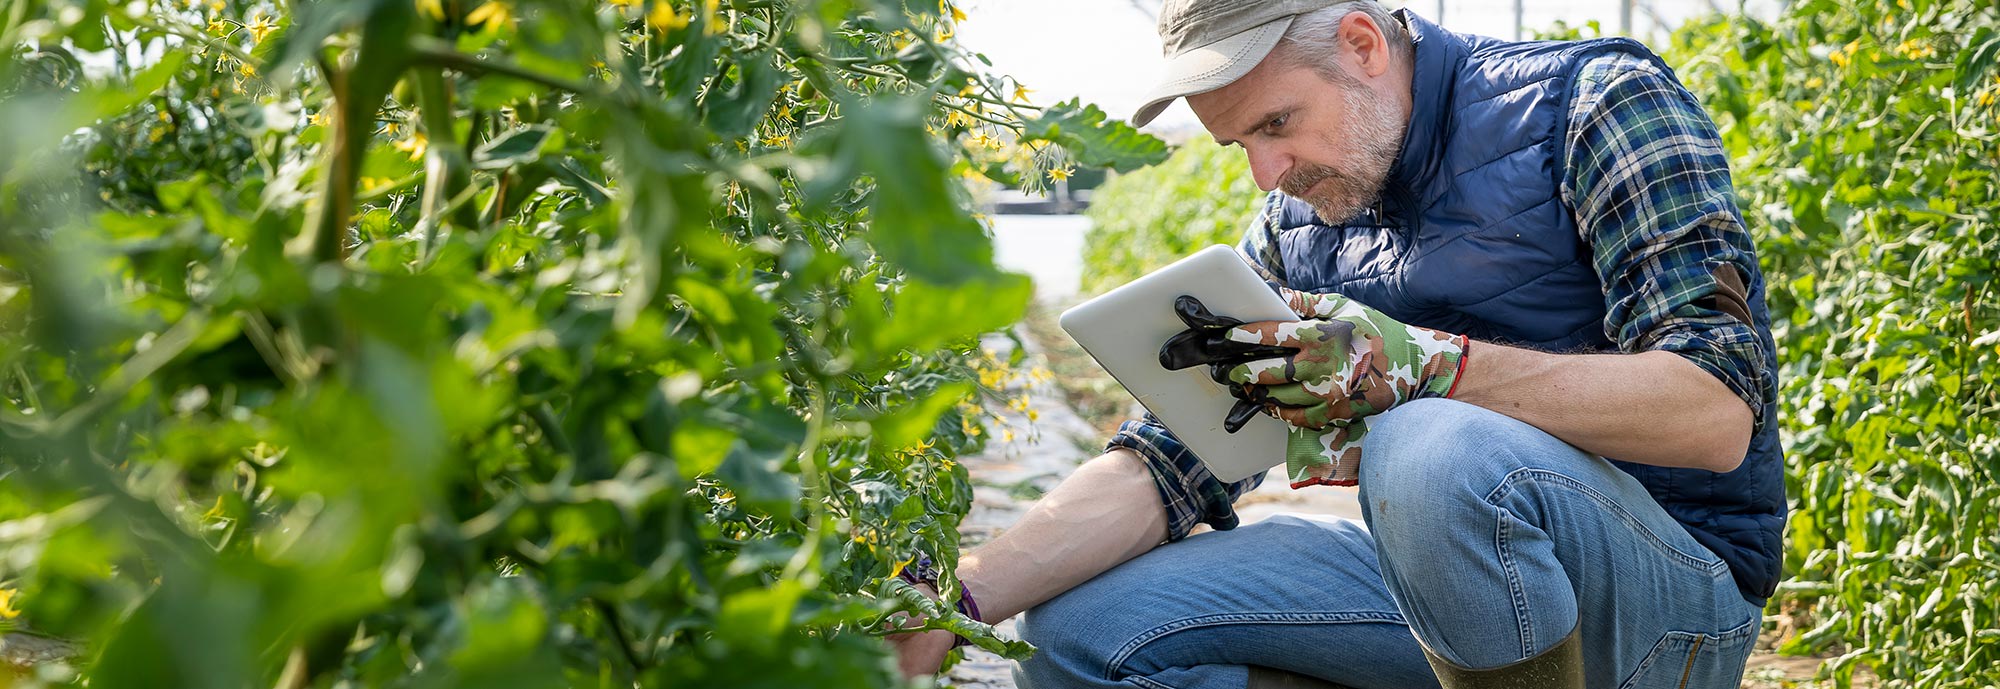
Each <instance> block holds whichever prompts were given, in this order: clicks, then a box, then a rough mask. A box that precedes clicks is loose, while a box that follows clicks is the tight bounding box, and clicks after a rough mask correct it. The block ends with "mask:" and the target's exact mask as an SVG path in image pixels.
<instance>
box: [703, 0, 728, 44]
mask: <svg viewBox="0 0 2000 689" xmlns="http://www.w3.org/2000/svg"><path fill="white" fill-rule="evenodd" d="M721 9H722V0H702V3H701V20H702V26H703V27H704V29H705V33H707V34H708V35H710V36H714V35H716V34H719V33H722V29H723V26H722V22H720V21H716V19H715V15H716V13H717V12H719V11H721Z"/></svg>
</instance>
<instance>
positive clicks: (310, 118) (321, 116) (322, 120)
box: [306, 110, 333, 127]
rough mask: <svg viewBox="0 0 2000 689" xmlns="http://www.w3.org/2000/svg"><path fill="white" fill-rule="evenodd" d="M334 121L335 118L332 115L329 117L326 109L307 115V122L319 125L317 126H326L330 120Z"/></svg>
mask: <svg viewBox="0 0 2000 689" xmlns="http://www.w3.org/2000/svg"><path fill="white" fill-rule="evenodd" d="M332 121H333V118H331V117H327V116H326V111H325V110H321V111H319V112H316V113H313V114H311V115H307V116H306V124H310V125H317V126H321V127H324V126H326V125H327V123H329V122H332Z"/></svg>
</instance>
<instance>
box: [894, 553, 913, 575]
mask: <svg viewBox="0 0 2000 689" xmlns="http://www.w3.org/2000/svg"><path fill="white" fill-rule="evenodd" d="M916 561H917V556H915V555H911V556H910V559H908V560H904V561H902V562H898V563H896V567H895V568H894V569H891V570H889V578H891V579H894V578H896V577H899V576H902V574H903V568H904V567H908V566H910V563H912V562H916Z"/></svg>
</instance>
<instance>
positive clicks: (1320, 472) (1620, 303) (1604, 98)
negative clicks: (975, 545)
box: [892, 0, 1785, 689]
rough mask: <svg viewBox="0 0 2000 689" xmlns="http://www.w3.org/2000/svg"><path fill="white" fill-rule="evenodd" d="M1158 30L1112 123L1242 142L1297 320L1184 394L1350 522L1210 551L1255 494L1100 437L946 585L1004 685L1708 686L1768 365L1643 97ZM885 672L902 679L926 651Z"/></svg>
mask: <svg viewBox="0 0 2000 689" xmlns="http://www.w3.org/2000/svg"><path fill="white" fill-rule="evenodd" d="M1160 34H1161V38H1162V40H1163V42H1164V43H1165V48H1166V50H1165V52H1166V54H1167V56H1168V58H1169V72H1170V76H1169V78H1168V80H1167V81H1166V83H1164V84H1163V85H1162V86H1161V87H1160V89H1159V90H1158V91H1157V92H1156V94H1155V95H1156V96H1157V98H1156V99H1155V100H1154V101H1153V102H1152V103H1150V104H1148V105H1147V106H1146V107H1145V108H1144V109H1142V110H1141V111H1140V113H1139V115H1138V117H1137V118H1135V121H1136V122H1137V123H1139V124H1143V123H1145V122H1146V121H1147V120H1149V119H1151V118H1152V117H1153V116H1155V115H1157V114H1158V113H1159V111H1160V110H1161V109H1162V108H1164V107H1165V105H1166V104H1168V103H1170V102H1171V101H1172V100H1173V99H1174V98H1179V97H1184V98H1186V99H1187V101H1188V104H1189V106H1190V107H1191V108H1192V109H1193V110H1194V112H1195V114H1196V115H1197V116H1198V117H1199V118H1200V119H1201V122H1202V124H1203V126H1204V127H1205V128H1206V129H1207V130H1208V131H1209V132H1210V133H1211V134H1213V135H1214V136H1215V137H1216V138H1217V139H1218V140H1219V141H1222V142H1223V143H1227V144H1233V145H1238V146H1241V147H1242V148H1243V150H1244V153H1245V154H1246V155H1247V156H1248V157H1249V161H1250V167H1251V171H1252V174H1253V175H1254V176H1255V177H1256V180H1257V184H1258V186H1260V187H1262V188H1264V189H1266V190H1272V189H1276V190H1278V193H1274V194H1272V195H1271V197H1270V199H1269V201H1268V203H1267V205H1266V207H1265V211H1264V212H1263V213H1261V214H1260V215H1259V216H1258V218H1257V219H1256V220H1255V222H1253V223H1252V224H1251V227H1250V228H1249V230H1248V231H1247V232H1246V236H1245V238H1244V241H1243V243H1242V248H1243V251H1244V254H1245V257H1246V258H1247V259H1248V260H1249V261H1251V263H1252V264H1253V265H1255V266H1257V267H1258V268H1259V269H1260V270H1261V271H1263V272H1265V274H1266V276H1267V277H1269V278H1271V279H1272V280H1274V281H1277V282H1280V283H1282V284H1284V285H1285V287H1287V288H1288V290H1287V292H1286V294H1287V296H1288V298H1290V299H1291V300H1292V301H1293V304H1294V306H1295V308H1297V309H1298V310H1299V311H1300V315H1301V316H1302V317H1303V318H1306V320H1305V321H1303V322H1302V323H1301V324H1299V325H1294V326H1287V327H1288V328H1289V329H1288V330H1284V331H1282V332H1281V331H1280V330H1279V329H1278V328H1279V325H1280V324H1273V323H1263V324H1246V325H1241V326H1237V327H1236V328H1234V329H1231V331H1230V332H1228V334H1226V335H1224V336H1220V337H1218V338H1216V341H1218V342H1219V341H1238V342H1242V341H1249V340H1256V341H1259V342H1262V343H1265V344H1275V345H1279V348H1278V349H1277V350H1270V349H1266V350H1264V353H1263V354H1261V355H1260V356H1265V357H1269V360H1267V361H1263V362H1261V363H1259V362H1251V363H1249V364H1245V363H1244V362H1245V360H1244V359H1242V358H1237V359H1231V360H1222V359H1217V360H1216V365H1217V366H1218V367H1219V369H1220V370H1219V371H1218V374H1219V375H1221V376H1224V377H1226V378H1227V379H1228V380H1230V381H1232V384H1233V385H1235V386H1237V387H1238V390H1239V393H1240V394H1241V395H1242V396H1243V397H1244V398H1245V399H1250V400H1253V401H1254V402H1255V403H1257V404H1258V405H1259V406H1261V407H1262V408H1263V410H1264V411H1265V412H1266V413H1271V414H1273V415H1275V416H1279V417H1280V418H1284V419H1286V420H1287V421H1290V422H1292V423H1293V424H1294V425H1295V426H1297V427H1298V430H1297V431H1295V434H1296V436H1298V437H1301V438H1305V439H1307V440H1311V441H1313V442H1310V443H1304V444H1301V443H1294V447H1305V448H1307V449H1306V451H1304V452H1301V453H1298V454H1297V455H1296V456H1294V457H1292V458H1291V459H1292V460H1293V461H1292V465H1293V466H1292V467H1291V468H1290V471H1291V472H1292V474H1293V475H1292V479H1293V481H1294V485H1310V484H1313V483H1323V482H1334V483H1346V482H1349V481H1352V480H1358V482H1359V485H1360V497H1361V505H1362V509H1363V513H1364V516H1365V518H1366V528H1365V529H1364V528H1362V526H1361V525H1357V524H1354V523H1352V522H1347V521H1340V520H1328V521H1314V520H1305V519H1298V518H1292V517H1282V516H1281V517H1278V518H1274V519H1271V520H1268V521H1266V522H1263V523H1259V524H1255V525H1251V526H1247V527H1244V528H1241V529H1232V527H1234V526H1235V515H1234V513H1233V512H1232V511H1231V508H1230V503H1231V501H1233V500H1234V499H1235V498H1236V497H1237V496H1239V495H1241V494H1242V493H1243V492H1244V491H1247V490H1249V489H1250V488H1252V487H1254V486H1255V485H1256V484H1257V483H1258V481H1259V480H1261V477H1260V478H1257V479H1250V480H1247V481H1244V482H1241V483H1238V484H1234V485H1223V484H1220V483H1219V482H1217V481H1216V480H1215V479H1214V478H1213V477H1212V476H1210V475H1209V474H1208V472H1207V471H1206V470H1205V469H1204V468H1203V467H1202V465H1201V464H1200V463H1199V462H1198V461H1197V460H1195V459H1194V458H1193V457H1192V456H1191V454H1190V453H1189V452H1187V450H1186V449H1185V448H1184V447H1182V446H1181V445H1180V444H1179V443H1178V442H1177V441H1175V440H1174V438H1173V436H1172V434H1171V433H1170V432H1168V431H1167V429H1165V428H1164V427H1162V426H1160V425H1158V424H1157V423H1156V422H1153V421H1152V420H1150V419H1148V420H1143V421H1134V422H1128V423H1127V424H1126V425H1125V427H1124V428H1122V429H1121V431H1120V432H1119V434H1118V435H1117V436H1116V437H1115V438H1113V440H1112V441H1111V443H1110V448H1109V449H1108V451H1107V452H1106V453H1105V454H1103V455H1101V456H1099V457H1097V458H1096V459H1093V460H1091V461H1090V462H1088V463H1086V464H1085V465H1083V466H1082V467H1081V468H1079V469H1078V470H1077V472H1076V473H1075V474H1074V475H1072V476H1071V477H1070V478H1069V479H1067V480H1066V481H1064V482H1063V484H1062V485H1060V486H1058V487H1057V488H1056V489H1055V490H1053V491H1051V492H1050V494H1049V495H1048V496H1046V497H1044V498H1043V499H1042V501H1041V502H1040V503H1038V504H1037V505H1036V506H1035V508H1034V509H1033V510H1032V511H1031V512H1030V513H1029V514H1028V515H1027V516H1025V517H1024V518H1023V519H1022V521H1021V522H1020V523H1019V524H1018V525H1017V526H1016V527H1015V528H1013V529H1011V530H1010V531H1008V532H1007V533H1005V534H1004V535H1002V536H1001V537H999V538H997V539H995V540H994V541H993V542H991V543H989V544H987V545H986V546H984V547H982V548H979V549H978V550H976V551H974V552H972V553H970V554H968V555H966V556H965V557H964V558H963V559H962V560H961V561H960V563H959V569H958V571H959V573H960V575H961V576H962V577H963V578H964V581H965V582H966V585H967V589H968V590H969V591H971V592H972V594H973V595H974V596H976V598H977V602H978V608H979V609H980V610H981V611H983V617H984V618H985V619H987V620H993V621H997V620H1000V619H1005V618H1007V617H1009V616H1012V615H1014V614H1015V613H1017V612H1021V611H1024V610H1025V611H1026V612H1027V614H1026V616H1025V617H1024V618H1023V622H1022V634H1023V636H1024V637H1026V638H1027V639H1028V640H1029V641H1031V642H1033V643H1035V644H1036V645H1037V646H1038V647H1039V649H1040V650H1039V652H1038V653H1037V654H1036V655H1035V657H1034V658H1033V659H1031V660H1029V661H1026V662H1024V663H1023V664H1022V667H1021V671H1020V673H1019V675H1020V678H1021V681H1022V684H1023V685H1024V686H1032V687H1037V688H1046V687H1153V688H1157V687H1174V688H1176V689H1191V688H1195V687H1216V688H1222V687H1229V688H1234V687H1245V686H1248V687H1277V686H1296V687H1307V686H1327V685H1326V684H1325V683H1328V682H1330V683H1334V684H1336V685H1339V686H1347V687H1355V688H1357V689H1365V688H1370V687H1415V686H1439V685H1442V686H1446V687H1517V686H1519V687H1529V686H1533V687H1584V686H1589V687H1656V686H1657V687H1725V686H1726V687H1734V686H1736V683H1737V680H1738V679H1739V677H1740V675H1741V673H1742V668H1743V663H1744V661H1745V659H1746V657H1747V656H1748V654H1749V651H1750V647H1751V645H1752V643H1753V642H1754V641H1755V639H1756V637H1757V633H1758V631H1759V628H1760V620H1761V616H1760V614H1759V613H1760V609H1761V607H1762V605H1763V603H1764V601H1765V599H1766V598H1767V597H1768V596H1769V595H1770V594H1771V593H1772V591H1773V590H1774V588H1775V586H1776V582H1777V579H1778V576H1779V566H1780V563H1781V558H1782V555H1781V549H1780V547H1779V545H1780V544H1779V538H1780V533H1781V530H1782V528H1783V524H1784V513H1785V505H1784V486H1783V476H1782V465H1783V461H1782V457H1781V454H1780V449H1779V444H1778V439H1777V430H1776V423H1775V414H1776V410H1775V399H1774V398H1775V396H1776V385H1777V383H1776V371H1775V359H1774V353H1773V351H1774V345H1773V343H1772V340H1771V336H1770V332H1769V319H1768V316H1767V315H1766V313H1765V308H1764V303H1763V299H1764V297H1763V294H1764V286H1763V283H1764V281H1763V278H1762V275H1761V273H1760V272H1759V269H1758V265H1757V260H1756V255H1755V248H1754V246H1753V245H1752V243H1751V240H1750V238H1749V236H1748V234H1747V233H1746V231H1745V229H1744V227H1743V224H1742V221H1741V218H1740V215H1739V213H1738V212H1737V210H1736V208H1735V205H1734V203H1735V202H1734V199H1733V197H1732V193H1731V189H1730V181H1729V171H1728V167H1727V160H1726V156H1725V154H1724V152H1723V149H1722V147H1721V145H1720V142H1719V140H1718V137H1717V134H1716V131H1715V127H1714V125H1713V123H1712V122H1711V121H1710V120H1709V119H1708V117H1707V116H1706V115H1705V114H1704V113H1703V111H1702V109H1701V107H1700V105H1699V104H1698V103H1697V102H1695V100H1694V98H1693V97H1692V96H1691V95H1690V94H1689V93H1688V92H1687V91H1686V90H1685V89H1683V88H1682V87H1681V86H1680V85H1679V83H1678V82H1677V81H1676V80H1675V77H1674V76H1673V74H1672V72H1671V71H1670V70H1669V69H1668V68H1667V67H1666V66H1665V65H1663V64H1661V63H1660V62H1659V60H1658V59H1657V58H1656V57H1654V56H1653V55H1652V54H1651V53H1649V52H1647V51H1646V50H1645V48H1644V47H1642V46H1640V45H1639V44H1637V43H1635V42H1632V41H1628V40H1623V39H1605V40H1593V41H1580V42H1567V43H1510V42H1503V41H1497V40H1493V39H1487V38H1481V37H1473V36H1465V35H1460V34H1455V33H1451V32H1449V31H1445V30H1443V29H1440V28H1439V27H1437V26H1436V25H1434V24H1431V23H1430V22H1427V21H1425V20H1423V19H1422V18H1419V17H1417V16H1415V15H1413V14H1410V13H1408V12H1407V11H1399V12H1397V13H1395V14H1390V13H1388V12H1386V11H1384V10H1383V9H1382V8H1381V7H1379V6H1378V5H1377V4H1376V3H1374V2H1372V1H1361V2H1337V3H1336V2H1330V1H1328V0H1317V1H1315V0H1292V1H1286V2H1264V1H1262V0H1169V1H1168V3H1167V6H1166V7H1165V8H1164V10H1163V12H1162V14H1161V18H1160ZM1219 315H1222V316H1226V315H1227V314H1219ZM1399 342H1400V343H1401V344H1403V345H1411V344H1412V343H1421V344H1422V346H1403V347H1402V349H1403V350H1413V351H1417V352H1418V353H1417V354H1396V353H1395V352H1396V351H1397V347H1396V346H1395V345H1397V343H1399ZM1273 351H1276V352H1279V353H1278V354H1275V355H1274V354H1271V352H1273ZM1211 354H1213V352H1211ZM1364 355H1366V356H1364ZM1368 356H1374V357H1376V359H1375V360H1369V359H1368V358H1367V357H1368ZM1384 358H1386V359H1387V361H1384V360H1383V359H1384ZM1439 362H1444V363H1443V365H1439ZM1384 386H1387V388H1386V389H1390V390H1392V391H1393V392H1394V394H1393V395H1387V396H1385V395H1384V394H1382V391H1383V390H1384V389H1385V388H1384ZM1363 429H1365V430H1366V433H1365V435H1364V434H1362V433H1361V431H1362V430H1363ZM1357 438H1359V439H1358V440H1357ZM1352 450H1358V455H1359V458H1360V461H1359V466H1358V473H1356V467H1355V466H1354V461H1353V460H1354V455H1355V454H1356V453H1354V452H1351V451H1352ZM1606 458H1609V459H1606ZM1162 504H1164V505H1165V507H1166V509H1165V510H1162V509H1161V505H1162ZM1204 522H1205V523H1208V524H1210V525H1212V526H1214V527H1215V528H1216V529H1219V531H1216V532H1214V533H1205V534H1200V535H1197V536H1195V537H1193V538H1187V535H1188V533H1189V531H1190V530H1191V529H1192V528H1193V527H1194V526H1195V525H1196V524H1197V523H1204ZM1183 539H1185V540H1183ZM1163 542H1164V543H1165V544H1164V545H1161V544H1162V543H1163ZM1156 546H1157V547H1156ZM892 641H893V643H894V644H895V645H896V650H897V652H898V655H899V658H900V660H901V662H902V664H903V668H904V669H905V671H906V672H909V673H912V674H916V673H926V672H934V671H935V670H936V668H937V665H938V663H939V661H940V659H941V658H942V657H943V654H944V652H945V650H946V649H948V648H949V647H950V645H951V642H952V637H951V636H949V635H948V634H944V633H942V632H931V633H928V634H921V635H904V636H900V637H892Z"/></svg>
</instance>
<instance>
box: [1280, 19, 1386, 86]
mask: <svg viewBox="0 0 2000 689" xmlns="http://www.w3.org/2000/svg"><path fill="white" fill-rule="evenodd" d="M1355 12H1360V13H1362V14H1366V15H1368V18H1369V19H1373V20H1375V25H1376V26H1379V27H1381V28H1382V37H1383V38H1384V39H1386V40H1387V41H1388V42H1389V52H1390V54H1391V55H1393V56H1394V57H1395V59H1397V60H1402V61H1407V60H1409V58H1410V51H1411V49H1410V32H1409V30H1408V29H1407V28H1405V27H1404V26H1403V22H1402V21H1400V20H1398V19H1396V16H1395V15H1393V14H1390V13H1389V9H1388V8H1386V7H1383V6H1382V3H1379V2H1376V1H1375V0H1349V1H1348V2H1339V3H1334V4H1332V5H1329V6H1327V7H1322V8H1320V9H1316V10H1313V11H1311V12H1307V13H1305V14H1301V15H1299V16H1298V17H1297V18H1296V19H1293V20H1292V25H1291V27H1290V28H1287V29H1285V35H1284V37H1283V38H1280V39H1278V45H1277V47H1274V48H1272V49H1271V53H1270V55H1269V56H1268V58H1267V59H1274V60H1282V61H1283V62H1282V63H1281V64H1284V65H1285V66H1289V67H1306V68H1310V69H1312V70H1313V71H1314V72H1317V73H1318V74H1319V76H1320V78H1322V79H1326V80H1327V81H1330V82H1334V83H1337V84H1343V85H1353V84H1356V83H1359V82H1358V81H1357V80H1356V79H1355V78H1354V77H1353V76H1351V75H1349V74H1348V73H1347V70H1345V69H1342V68H1341V67H1340V64H1339V63H1337V62H1334V61H1333V60H1331V59H1329V58H1328V56H1331V55H1334V54H1336V53H1338V52H1339V51H1340V41H1339V39H1338V38H1337V37H1336V35H1335V34H1337V33H1338V32H1339V30H1340V21H1341V20H1342V19H1346V18H1347V15H1350V14H1353V13H1355Z"/></svg>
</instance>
